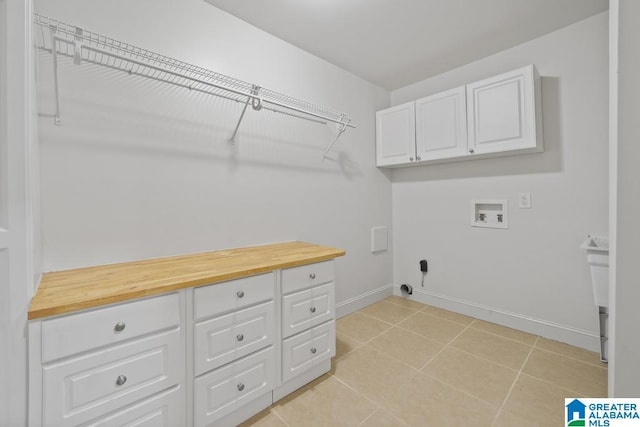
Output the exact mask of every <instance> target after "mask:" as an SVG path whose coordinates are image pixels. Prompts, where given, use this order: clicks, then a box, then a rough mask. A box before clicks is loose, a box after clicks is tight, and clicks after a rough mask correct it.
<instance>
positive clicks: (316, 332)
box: [282, 320, 336, 382]
mask: <svg viewBox="0 0 640 427" xmlns="http://www.w3.org/2000/svg"><path fill="white" fill-rule="evenodd" d="M335 353H336V325H335V322H334V321H333V320H332V321H330V322H327V323H325V324H323V325H320V326H316V327H315V328H313V329H309V330H308V331H306V332H302V333H300V334H298V335H295V336H293V337H291V338H287V339H286V340H284V341H283V342H282V381H283V382H286V381H288V380H290V379H292V378H294V377H295V376H297V375H299V374H300V373H302V372H304V371H306V370H308V369H311V368H312V367H313V366H315V365H316V364H318V363H320V362H323V361H325V360H328V359H331V357H333V356H334V355H335Z"/></svg>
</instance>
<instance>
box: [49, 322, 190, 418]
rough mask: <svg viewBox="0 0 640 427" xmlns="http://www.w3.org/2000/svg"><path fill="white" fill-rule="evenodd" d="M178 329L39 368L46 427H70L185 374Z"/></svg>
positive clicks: (133, 399) (130, 401)
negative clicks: (41, 379) (41, 371)
mask: <svg viewBox="0 0 640 427" xmlns="http://www.w3.org/2000/svg"><path fill="white" fill-rule="evenodd" d="M182 355H183V348H182V342H181V339H180V329H178V328H175V329H173V330H170V331H164V332H161V333H159V334H157V335H153V336H150V337H146V338H141V339H138V340H136V341H133V342H129V343H125V344H121V345H118V346H113V347H109V348H106V349H104V350H100V351H98V352H95V353H91V354H87V355H84V356H81V357H78V358H75V359H68V360H66V361H64V362H61V363H55V364H51V365H48V366H45V367H44V368H43V373H42V375H43V396H45V398H44V401H43V419H44V425H45V426H56V427H58V426H71V425H77V424H80V423H83V422H87V421H89V420H92V419H94V418H97V417H99V416H102V415H104V414H106V413H108V412H110V411H113V410H116V409H119V408H121V407H123V406H125V405H128V404H130V403H133V402H135V401H137V400H140V399H143V398H145V397H148V396H150V395H152V394H154V393H157V392H159V391H162V390H165V389H167V388H169V387H171V386H173V385H176V384H178V383H179V382H180V378H181V377H182V376H183V375H184V373H183V370H182V366H183V363H184V362H183V360H184V359H183V357H182Z"/></svg>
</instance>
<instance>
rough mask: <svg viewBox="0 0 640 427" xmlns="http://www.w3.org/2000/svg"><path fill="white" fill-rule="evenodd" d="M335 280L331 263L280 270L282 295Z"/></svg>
mask: <svg viewBox="0 0 640 427" xmlns="http://www.w3.org/2000/svg"><path fill="white" fill-rule="evenodd" d="M334 280H335V267H334V262H333V261H325V262H319V263H316V264H309V265H303V266H301V267H295V268H288V269H286V270H282V293H283V294H288V293H290V292H295V291H297V290H300V289H306V288H310V287H313V286H317V285H321V284H323V283H327V282H333V281H334Z"/></svg>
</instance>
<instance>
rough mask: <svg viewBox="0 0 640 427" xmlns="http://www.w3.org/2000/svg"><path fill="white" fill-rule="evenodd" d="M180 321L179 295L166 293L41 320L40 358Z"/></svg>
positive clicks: (86, 348)
mask: <svg viewBox="0 0 640 427" xmlns="http://www.w3.org/2000/svg"><path fill="white" fill-rule="evenodd" d="M179 324H180V298H179V296H178V294H169V295H164V296H161V297H155V298H150V299H145V300H140V301H135V302H130V303H125V304H119V305H115V306H111V307H106V308H100V309H97V310H92V311H87V312H83V313H77V314H72V315H69V316H65V317H59V318H56V319H51V320H45V321H43V322H42V362H43V363H46V362H49V361H53V360H56V359H60V358H62V357H66V356H71V355H74V354H77V353H81V352H84V351H89V350H93V349H96V348H99V347H103V346H105V345H109V344H114V343H118V342H121V341H124V340H128V339H130V338H135V337H139V336H142V335H147V334H150V333H153V332H156V331H160V330H163V329H167V328H170V327H173V326H177V325H179Z"/></svg>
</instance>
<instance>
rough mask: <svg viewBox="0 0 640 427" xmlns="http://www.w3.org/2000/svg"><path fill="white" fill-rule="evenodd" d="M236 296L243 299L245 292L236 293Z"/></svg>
mask: <svg viewBox="0 0 640 427" xmlns="http://www.w3.org/2000/svg"><path fill="white" fill-rule="evenodd" d="M236 295H237V296H238V298H242V297H243V296H244V291H238V292H236Z"/></svg>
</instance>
